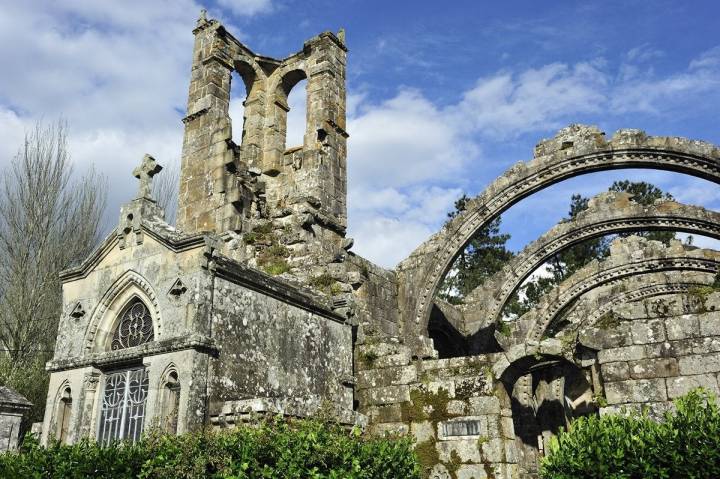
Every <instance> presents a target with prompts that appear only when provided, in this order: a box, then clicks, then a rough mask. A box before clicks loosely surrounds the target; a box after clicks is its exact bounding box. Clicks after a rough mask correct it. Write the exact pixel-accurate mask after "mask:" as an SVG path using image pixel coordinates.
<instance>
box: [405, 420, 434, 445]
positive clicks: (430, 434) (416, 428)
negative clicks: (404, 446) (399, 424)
mask: <svg viewBox="0 0 720 479" xmlns="http://www.w3.org/2000/svg"><path fill="white" fill-rule="evenodd" d="M410 433H411V434H412V435H413V436H415V443H416V444H420V443H421V442H425V441H428V440H430V439H435V427H434V426H433V423H431V422H430V421H423V422H414V423H411V424H410Z"/></svg>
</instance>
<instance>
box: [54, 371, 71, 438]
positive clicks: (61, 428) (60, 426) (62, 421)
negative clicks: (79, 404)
mask: <svg viewBox="0 0 720 479" xmlns="http://www.w3.org/2000/svg"><path fill="white" fill-rule="evenodd" d="M71 421H72V389H71V388H70V385H69V384H68V383H67V382H64V383H63V384H62V385H61V386H60V388H59V389H58V394H57V400H56V405H55V439H57V440H58V441H60V442H61V443H63V444H67V443H68V442H69V440H70V425H71Z"/></svg>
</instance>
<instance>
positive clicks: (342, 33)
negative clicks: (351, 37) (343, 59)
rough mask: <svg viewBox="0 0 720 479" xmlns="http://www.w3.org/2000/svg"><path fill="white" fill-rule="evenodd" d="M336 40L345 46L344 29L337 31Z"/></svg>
mask: <svg viewBox="0 0 720 479" xmlns="http://www.w3.org/2000/svg"><path fill="white" fill-rule="evenodd" d="M337 37H338V40H340V41H341V42H342V43H343V44H345V29H344V28H341V29H340V30H338V33H337Z"/></svg>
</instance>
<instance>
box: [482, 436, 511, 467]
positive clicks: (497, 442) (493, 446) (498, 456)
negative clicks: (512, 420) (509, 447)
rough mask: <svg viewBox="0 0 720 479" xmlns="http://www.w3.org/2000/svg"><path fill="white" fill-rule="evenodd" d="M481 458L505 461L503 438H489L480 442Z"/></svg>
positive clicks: (491, 460) (490, 460)
mask: <svg viewBox="0 0 720 479" xmlns="http://www.w3.org/2000/svg"><path fill="white" fill-rule="evenodd" d="M481 449H482V457H483V460H485V461H489V462H505V441H504V440H503V439H499V438H497V439H490V440H488V441H485V442H483V443H482V446H481Z"/></svg>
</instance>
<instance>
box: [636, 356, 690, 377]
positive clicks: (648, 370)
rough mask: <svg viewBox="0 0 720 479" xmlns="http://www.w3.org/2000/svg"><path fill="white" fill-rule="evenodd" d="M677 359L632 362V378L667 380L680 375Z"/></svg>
mask: <svg viewBox="0 0 720 479" xmlns="http://www.w3.org/2000/svg"><path fill="white" fill-rule="evenodd" d="M678 372H679V371H678V363H677V360H676V359H675V358H657V359H641V360H639V361H631V362H630V377H632V378H633V379H648V378H666V377H671V376H677V375H678Z"/></svg>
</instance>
